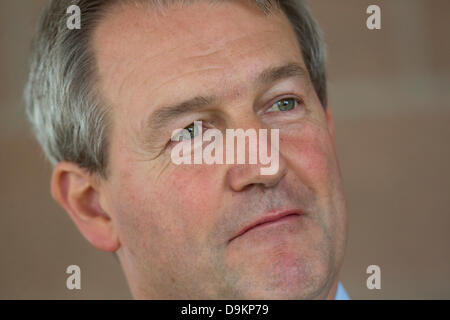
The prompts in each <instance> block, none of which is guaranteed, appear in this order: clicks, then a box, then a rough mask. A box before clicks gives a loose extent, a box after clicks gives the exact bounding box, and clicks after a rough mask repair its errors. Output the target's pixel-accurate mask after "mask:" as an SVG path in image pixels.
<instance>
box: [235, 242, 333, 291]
mask: <svg viewBox="0 0 450 320" xmlns="http://www.w3.org/2000/svg"><path fill="white" fill-rule="evenodd" d="M300 252H301V251H297V252H295V253H293V252H288V251H285V252H284V253H279V252H278V253H277V256H275V257H273V256H272V257H270V259H269V257H268V256H266V259H260V260H258V259H253V260H252V263H249V264H246V265H245V266H244V265H241V267H244V269H245V270H241V271H242V272H241V276H240V277H238V278H239V280H238V283H239V287H241V288H242V291H241V292H242V293H243V294H242V296H243V299H289V300H290V299H324V298H326V297H327V296H328V293H329V291H330V289H331V287H332V284H333V280H334V273H333V271H332V270H333V268H332V267H331V266H332V263H331V261H332V260H330V259H323V256H322V259H321V258H320V257H318V256H320V254H318V253H317V252H316V253H315V254H312V255H306V254H301V253H300ZM270 261H271V262H270ZM245 267H246V268H245ZM244 279H245V280H244Z"/></svg>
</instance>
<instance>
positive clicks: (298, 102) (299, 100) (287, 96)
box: [261, 94, 304, 113]
mask: <svg viewBox="0 0 450 320" xmlns="http://www.w3.org/2000/svg"><path fill="white" fill-rule="evenodd" d="M284 99H286V100H287V99H293V100H295V102H296V103H297V104H298V105H301V104H303V103H304V100H303V98H301V97H299V96H297V95H294V94H286V95H282V96H278V97H276V98H274V99H272V100H271V101H270V102H269V103H268V106H267V107H265V108H264V109H263V111H261V112H262V113H266V112H269V113H271V112H273V111H268V110H269V109H270V108H272V106H273V105H274V104H275V103H277V102H278V101H280V100H284ZM294 109H295V108H294ZM285 112H286V111H285Z"/></svg>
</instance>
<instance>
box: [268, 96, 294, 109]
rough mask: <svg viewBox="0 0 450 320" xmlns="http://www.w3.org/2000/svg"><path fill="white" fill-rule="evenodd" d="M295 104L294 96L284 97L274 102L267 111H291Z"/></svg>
mask: <svg viewBox="0 0 450 320" xmlns="http://www.w3.org/2000/svg"><path fill="white" fill-rule="evenodd" d="M296 104H297V100H295V99H294V98H284V99H281V100H278V101H277V102H275V103H274V104H273V105H272V106H271V107H270V108H269V110H267V112H275V111H291V110H292V109H294V108H295V106H296Z"/></svg>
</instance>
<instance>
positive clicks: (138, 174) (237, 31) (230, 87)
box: [93, 1, 346, 299]
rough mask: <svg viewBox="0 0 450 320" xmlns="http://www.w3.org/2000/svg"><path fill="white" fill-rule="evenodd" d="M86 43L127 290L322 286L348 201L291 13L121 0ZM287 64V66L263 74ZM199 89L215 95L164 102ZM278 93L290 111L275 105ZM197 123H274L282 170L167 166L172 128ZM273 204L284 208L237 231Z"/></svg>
mask: <svg viewBox="0 0 450 320" xmlns="http://www.w3.org/2000/svg"><path fill="white" fill-rule="evenodd" d="M93 43H94V48H95V53H96V58H97V63H98V72H99V83H100V92H101V94H102V96H103V98H104V99H105V101H107V102H108V104H109V105H110V106H111V112H110V114H111V119H112V125H111V132H110V135H109V142H110V144H109V163H108V168H109V176H108V179H106V180H104V181H103V182H102V185H101V193H100V198H101V199H100V201H101V203H102V205H103V206H104V207H105V208H106V212H107V213H108V214H109V215H110V216H111V218H112V219H113V223H114V226H115V228H116V229H117V234H118V237H119V239H120V244H121V246H120V249H119V250H118V254H119V257H120V260H121V263H122V265H123V268H124V270H125V274H126V276H127V278H128V282H129V284H130V287H131V290H132V293H133V295H134V296H135V297H136V298H181V299H183V298H194V299H195V298H216V299H220V298H231V299H233V298H241V299H247V298H253V299H260V298H263V299H264V298H271V299H277V298H288V299H289V298H325V297H327V296H329V292H330V290H332V288H334V286H335V285H336V281H337V272H338V270H339V267H340V265H341V262H342V258H343V254H344V246H345V239H346V210H345V201H344V195H343V191H342V185H341V178H340V173H339V167H338V163H337V160H336V154H335V149H334V141H333V135H332V128H331V126H330V124H331V120H330V117H329V115H327V114H326V113H325V112H324V110H323V108H322V106H321V104H320V102H319V100H318V97H317V95H316V93H315V91H314V89H313V87H312V84H311V81H310V80H309V76H308V73H307V72H306V67H305V64H304V61H303V59H302V55H301V52H300V49H299V47H298V44H297V41H296V39H295V35H294V33H293V31H292V29H291V27H290V25H289V23H288V21H287V19H286V18H285V17H284V16H283V15H282V14H280V13H277V12H272V13H271V14H270V15H268V16H265V15H264V14H263V13H262V12H261V11H259V10H258V9H257V8H253V7H249V6H246V5H244V4H242V3H238V2H224V3H219V4H214V5H212V4H209V3H207V2H203V1H200V2H197V3H194V4H190V5H188V6H185V7H184V8H183V9H181V8H171V9H169V10H167V11H165V13H164V14H162V13H157V11H155V10H154V9H150V8H148V7H144V6H142V7H141V6H139V7H138V6H121V7H116V8H115V9H113V10H112V11H111V12H110V13H109V14H107V15H106V17H105V18H104V19H103V20H102V22H101V23H100V25H99V26H98V28H97V29H96V32H95V34H94V42H93ZM289 64H290V65H291V68H284V69H283V70H284V71H286V70H287V69H289V70H291V71H290V72H278V73H275V74H273V73H271V72H270V70H272V71H273V70H275V68H277V67H281V66H285V65H289ZM295 64H297V65H298V66H300V67H301V68H303V70H304V73H303V74H302V72H301V69H299V68H298V67H292V66H293V65H295ZM292 70H294V71H292ZM263 72H265V73H264V74H265V75H266V76H265V77H262V76H261V73H263ZM197 96H203V97H214V98H215V99H214V101H212V102H211V103H209V104H207V105H204V106H203V107H202V108H192V107H189V106H186V110H184V111H185V112H180V110H178V111H177V112H168V113H167V112H161V111H159V110H162V109H163V108H165V107H166V106H172V105H174V104H178V103H180V102H182V101H185V100H189V99H192V98H195V97H197ZM282 99H290V100H289V101H290V102H289V103H291V104H290V105H291V106H294V107H293V108H289V109H288V110H284V109H283V110H284V111H282V110H281V109H277V107H276V106H277V105H276V102H277V101H280V100H282ZM162 114H164V115H165V117H158V115H159V116H161V115H162ZM163 120H164V121H163ZM194 120H202V121H203V124H204V125H205V127H206V128H205V129H204V130H206V129H207V128H216V129H219V130H221V131H222V132H225V129H227V128H242V129H244V130H246V129H249V128H253V129H256V130H258V129H263V128H266V129H279V130H280V131H279V137H280V140H279V149H280V150H279V152H280V154H279V157H280V164H279V170H278V172H277V173H276V174H274V175H261V174H260V170H259V169H260V167H261V166H260V165H248V164H247V165H238V164H215V165H208V164H200V165H188V164H182V165H175V164H174V163H173V162H172V161H171V149H172V148H173V147H174V145H175V144H176V143H177V142H173V141H172V142H171V141H170V139H171V135H172V132H173V130H175V129H178V128H184V127H187V126H189V125H190V124H191V123H192V122H193V121H194ZM279 213H281V214H286V213H290V214H291V215H289V216H287V217H285V218H283V219H280V220H278V221H276V222H272V223H266V224H264V225H260V226H258V227H255V228H252V229H250V230H248V231H247V232H244V233H242V232H241V231H242V230H243V228H245V227H246V226H248V225H250V224H252V223H253V222H255V221H257V220H258V219H261V218H264V217H269V216H273V215H276V214H279ZM241 233H242V234H241ZM238 234H240V235H239V236H237V235H238Z"/></svg>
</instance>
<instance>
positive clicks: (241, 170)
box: [226, 127, 287, 192]
mask: <svg viewBox="0 0 450 320" xmlns="http://www.w3.org/2000/svg"><path fill="white" fill-rule="evenodd" d="M261 129H262V130H266V132H267V134H266V135H264V134H262V133H261ZM273 130H274V129H272V130H267V129H263V128H261V127H260V128H258V129H256V131H257V136H258V139H256V141H257V150H258V157H257V158H258V161H256V164H252V163H249V161H248V160H249V159H250V154H249V152H250V150H251V149H252V148H251V147H250V146H249V145H248V143H250V139H248V140H246V143H245V146H246V148H245V153H246V157H245V159H246V161H245V163H243V164H242V163H241V164H239V163H237V162H234V164H231V165H230V166H229V167H228V171H227V176H226V177H227V183H228V185H229V186H230V188H231V189H232V190H233V191H235V192H239V191H243V190H245V189H247V188H249V187H251V186H256V185H259V186H261V187H264V188H271V187H274V186H276V185H277V184H278V183H279V182H280V181H281V180H282V179H283V177H284V176H285V175H286V173H287V164H286V161H285V159H284V157H283V156H282V154H281V152H280V151H279V132H276V134H274V133H275V132H274V131H273ZM274 138H275V139H274ZM226 139H227V140H228V136H227V137H226ZM262 144H265V146H264V145H262ZM235 154H236V153H235ZM269 154H270V156H269ZM261 156H263V157H264V156H268V158H266V159H265V160H266V161H264V160H263V162H262V161H261V160H262V157H261ZM269 158H270V159H271V161H270V162H271V163H268V162H267V160H268V159H269ZM273 162H276V163H275V166H274V165H273V164H274V163H273ZM269 167H270V168H269ZM273 167H275V168H274V169H273ZM268 169H270V170H268Z"/></svg>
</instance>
